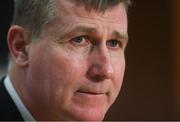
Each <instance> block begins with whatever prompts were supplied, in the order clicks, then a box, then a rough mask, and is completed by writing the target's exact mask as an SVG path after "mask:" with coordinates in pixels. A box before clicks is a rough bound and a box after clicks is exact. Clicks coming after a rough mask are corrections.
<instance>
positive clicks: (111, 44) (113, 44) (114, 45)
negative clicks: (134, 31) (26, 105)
mask: <svg viewBox="0 0 180 122" xmlns="http://www.w3.org/2000/svg"><path fill="white" fill-rule="evenodd" d="M107 46H108V47H109V48H114V49H116V48H122V45H121V42H120V41H118V40H115V39H112V40H109V41H107Z"/></svg>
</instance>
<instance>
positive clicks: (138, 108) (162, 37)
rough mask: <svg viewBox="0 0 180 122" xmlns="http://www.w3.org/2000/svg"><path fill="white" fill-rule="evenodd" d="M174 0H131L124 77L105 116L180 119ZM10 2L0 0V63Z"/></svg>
mask: <svg viewBox="0 0 180 122" xmlns="http://www.w3.org/2000/svg"><path fill="white" fill-rule="evenodd" d="M174 1H175V0H132V3H133V5H132V6H131V8H130V11H129V37H130V40H129V44H128V47H127V50H126V61H127V68H126V74H125V80H124V83H123V86H122V90H121V93H120V95H119V97H118V100H117V101H116V103H115V104H114V106H113V107H112V108H111V109H110V111H109V112H108V113H107V116H106V120H180V117H179V116H178V108H177V102H176V93H175V91H176V90H175V88H177V87H175V85H176V82H175V76H174V73H175V70H174V61H173V59H174V57H173V56H174V55H173V41H172V40H173V39H174V38H173V18H174V17H173V16H174V14H173V7H174V6H173V2H174ZM12 3H13V1H12V0H1V1H0V66H5V64H7V54H8V49H7V44H6V33H7V30H8V27H9V25H10V21H11V19H12V12H13V4H12ZM0 68H1V67H0Z"/></svg>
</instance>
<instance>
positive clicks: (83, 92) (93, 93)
mask: <svg viewBox="0 0 180 122" xmlns="http://www.w3.org/2000/svg"><path fill="white" fill-rule="evenodd" d="M77 92H78V93H82V94H89V95H103V94H106V92H101V91H83V90H78V91H77Z"/></svg>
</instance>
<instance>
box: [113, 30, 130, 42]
mask: <svg viewBox="0 0 180 122" xmlns="http://www.w3.org/2000/svg"><path fill="white" fill-rule="evenodd" d="M113 36H114V37H115V38H118V39H120V40H122V41H125V42H126V43H127V42H128V35H127V34H125V33H123V32H120V31H114V32H113Z"/></svg>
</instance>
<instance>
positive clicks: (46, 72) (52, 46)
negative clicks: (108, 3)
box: [25, 0, 127, 120]
mask: <svg viewBox="0 0 180 122" xmlns="http://www.w3.org/2000/svg"><path fill="white" fill-rule="evenodd" d="M55 12H56V16H57V18H56V19H55V20H54V21H53V22H51V23H49V24H48V25H47V26H46V27H45V28H44V30H43V31H42V35H41V38H40V41H39V42H37V43H32V44H31V45H30V48H29V52H28V53H29V65H28V68H27V82H26V84H25V88H26V89H27V91H28V95H29V96H30V99H31V100H32V101H31V102H32V103H33V106H36V107H35V108H36V111H34V112H33V116H35V118H36V117H37V118H38V116H43V117H44V118H41V119H51V120H102V119H103V118H104V116H105V113H106V112H107V110H108V109H109V107H110V106H111V105H112V103H113V102H114V100H115V99H116V97H117V96H118V93H119V91H120V88H121V85H122V81H123V75H124V69H125V58H124V49H125V46H126V43H127V16H126V11H125V8H124V6H123V4H120V5H118V6H117V7H115V8H113V9H110V10H107V11H106V12H104V13H100V12H96V11H91V12H88V11H86V9H84V7H81V6H80V7H77V6H75V4H74V3H72V2H69V1H66V0H58V1H56V11H55ZM31 102H30V103H31ZM30 111H31V109H30ZM32 111H33V110H32ZM38 112H39V113H41V114H40V115H39V114H38Z"/></svg>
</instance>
